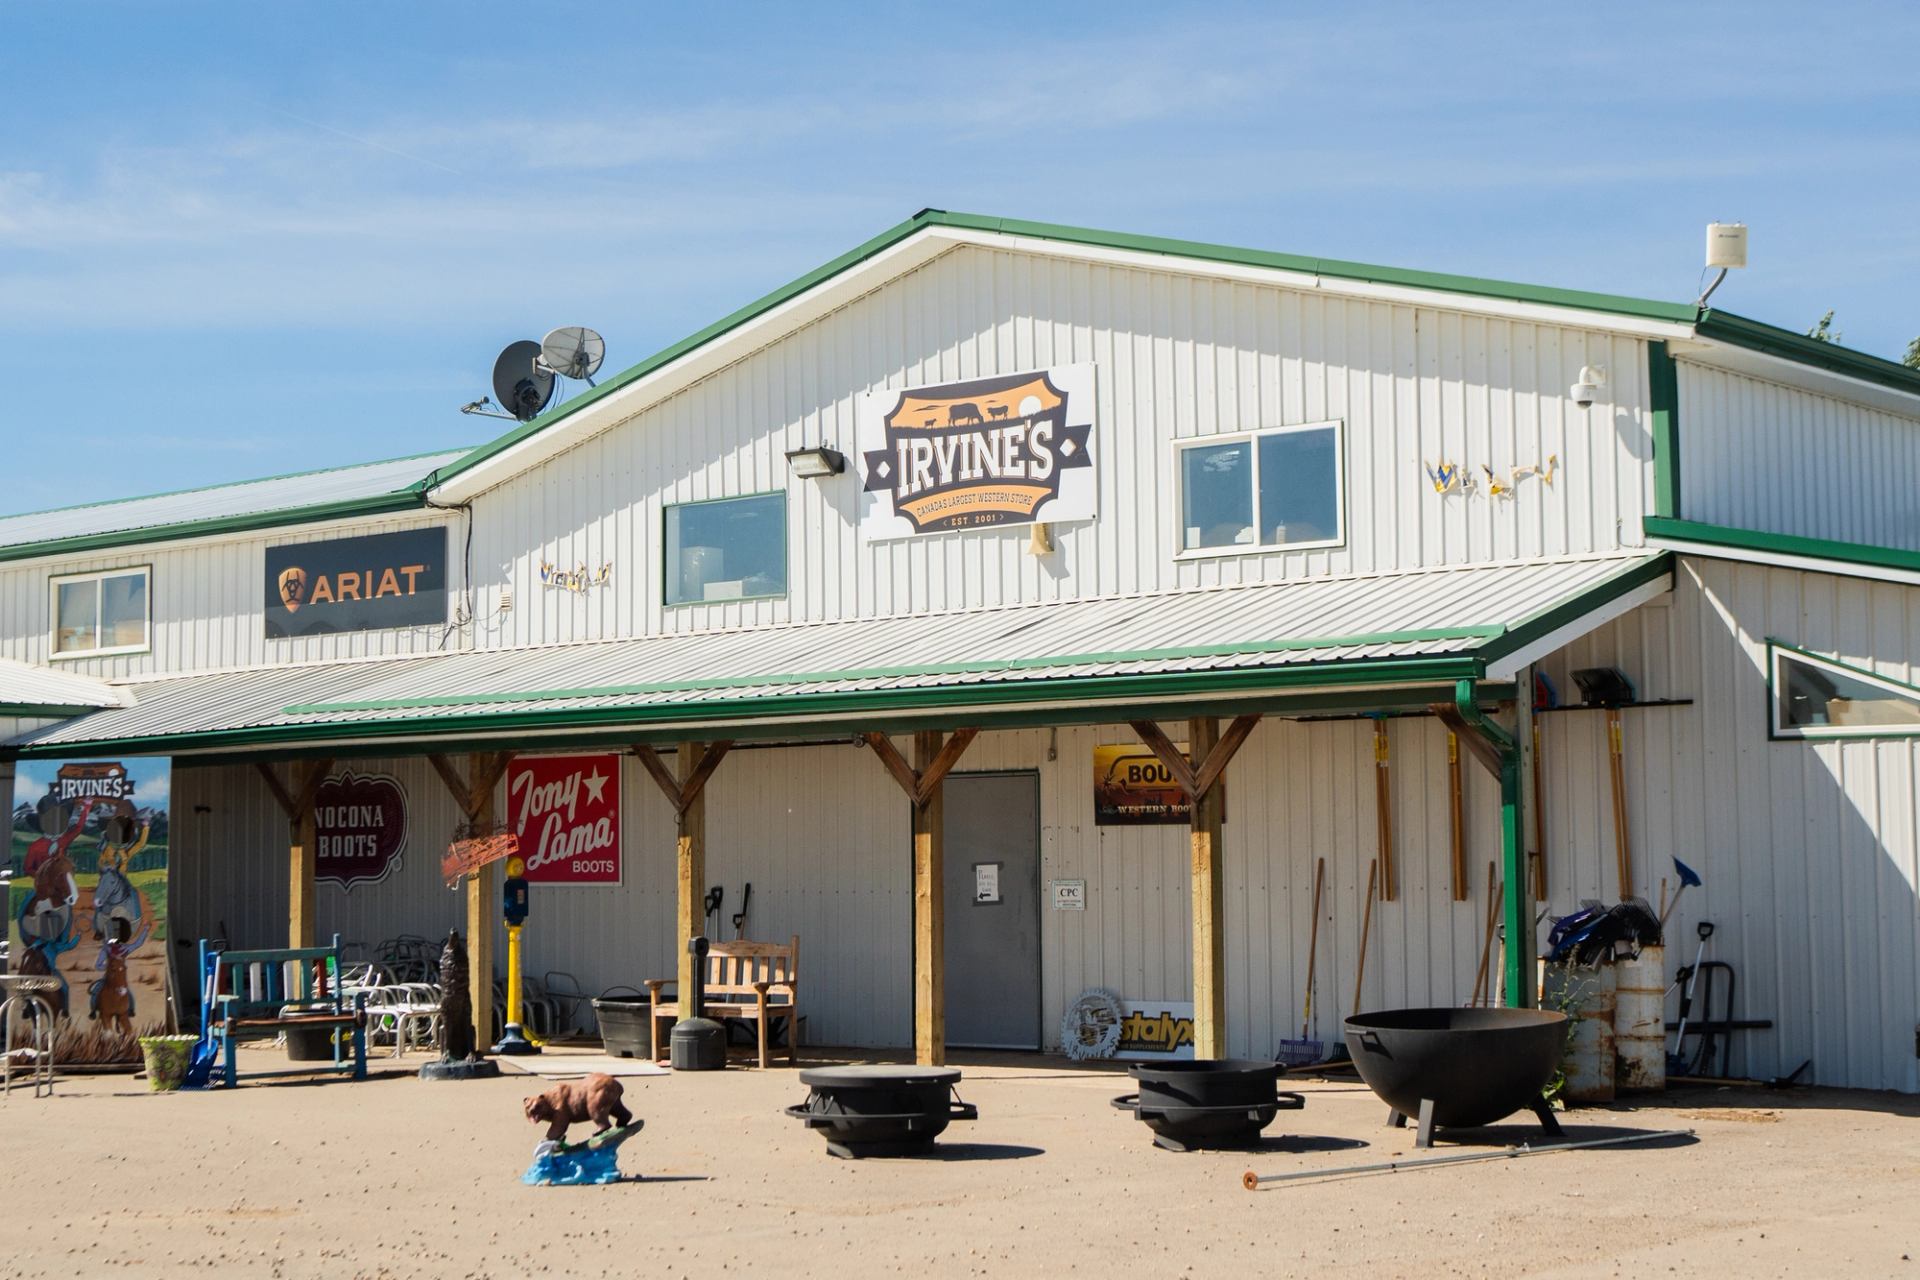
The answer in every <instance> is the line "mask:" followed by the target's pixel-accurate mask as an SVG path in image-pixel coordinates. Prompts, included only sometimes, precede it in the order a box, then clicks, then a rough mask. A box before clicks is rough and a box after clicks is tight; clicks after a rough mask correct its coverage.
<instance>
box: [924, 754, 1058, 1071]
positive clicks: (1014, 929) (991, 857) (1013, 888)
mask: <svg viewBox="0 0 1920 1280" xmlns="http://www.w3.org/2000/svg"><path fill="white" fill-rule="evenodd" d="M946 868H947V871H946V917H947V919H946V934H947V940H946V979H947V1043H948V1044H950V1045H955V1046H960V1047H969V1048H979V1049H1038V1048H1039V1047H1040V775H1039V774H1037V773H956V774H949V775H948V776H947V780H946Z"/></svg>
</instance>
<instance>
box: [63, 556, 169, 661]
mask: <svg viewBox="0 0 1920 1280" xmlns="http://www.w3.org/2000/svg"><path fill="white" fill-rule="evenodd" d="M147 577H148V570H147V569H145V568H144V567H143V568H139V569H114V570H111V571H109V572H107V573H77V574H70V575H68V576H66V577H60V578H55V579H53V580H52V582H51V584H50V585H51V587H52V593H53V600H52V606H53V656H54V657H56V658H77V657H85V656H89V655H93V654H105V653H140V652H143V651H144V650H145V649H146V648H147V646H148V637H149V632H150V630H151V618H152V611H151V608H150V605H149V599H148V593H147Z"/></svg>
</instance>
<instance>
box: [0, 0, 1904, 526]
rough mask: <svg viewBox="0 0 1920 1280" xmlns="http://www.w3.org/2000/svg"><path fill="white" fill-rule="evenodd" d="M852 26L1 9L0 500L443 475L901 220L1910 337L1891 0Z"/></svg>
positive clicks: (1107, 12) (1900, 61)
mask: <svg viewBox="0 0 1920 1280" xmlns="http://www.w3.org/2000/svg"><path fill="white" fill-rule="evenodd" d="M1322 9H1325V10H1330V11H1331V12H1329V13H1322V12H1320V10H1322ZM884 12H886V13H888V15H889V16H888V17H887V18H886V19H885V20H883V21H875V20H874V18H873V17H872V16H871V13H870V12H869V11H868V10H867V9H865V8H861V7H841V6H835V5H831V4H809V5H804V6H803V5H793V4H785V5H768V6H758V5H705V6H673V7H668V6H654V5H648V6H606V7H605V8H603V9H595V8H592V7H589V6H565V5H561V6H526V5H514V6H505V5H501V6H492V5H485V4H478V3H468V4H459V5H453V4H433V3H410V4H404V5H402V4H392V3H386V4H379V5H371V4H368V5H353V4H348V3H335V4H329V5H312V6H293V5H260V4H250V5H244V6H242V5H212V4H190V3H178V4H168V5H159V4H129V5H110V4H94V5H72V6H69V5H52V4H45V5H35V6H25V5H15V6H12V7H10V8H9V9H8V10H7V12H6V19H5V21H6V27H7V35H8V41H7V42H8V45H9V46H10V47H9V50H8V54H7V56H6V58H5V67H6V74H5V75H4V77H0V121H4V124H5V127H4V129H0V375H3V376H0V386H5V387H6V388H7V394H6V396H5V398H4V400H3V401H0V433H4V441H5V453H4V457H5V458H6V460H7V462H8V463H9V465H8V467H7V468H6V474H7V483H6V486H5V492H4V494H3V495H0V510H4V511H22V510H31V509H36V508H41V507H49V506H58V505H67V504H71V503H75V502H84V501H91V500H98V499H104V498H112V497H119V496H124V495H128V494H135V493H143V492H151V491H155V490H161V489H172V488H181V487H186V486H191V485H196V484H206V483H215V482H220V481H226V480H233V479H241V478H245V477H248V476H253V475H262V474H271V473H275V472H283V471H293V470H300V469H304V468H309V467H319V466H327V465H331V464H335V463H339V462H346V461H360V460H367V459H373V458H381V457H390V456H395V455H399V454H406V453H417V452H421V451H424V450H428V449H434V448H438V447H443V446H452V445H459V444H464V443H471V442H476V441H477V440H479V439H482V438H485V437H486V436H487V435H490V434H491V431H490V428H491V427H495V426H498V425H501V424H498V423H492V422H487V421H485V420H481V419H474V418H465V417H462V416H461V415H460V414H459V413H457V412H456V409H457V407H458V406H459V405H460V404H462V403H464V402H465V401H467V400H471V399H473V398H475V397H477V396H478V395H480V394H482V393H483V392H484V391H485V390H486V384H487V374H488V371H489V369H490V367H491V364H492V359H493V356H494V354H495V353H496V352H497V351H498V350H499V348H500V347H501V346H502V345H504V344H505V343H506V342H508V341H510V340H513V339H515V338H520V337H538V336H539V335H540V334H541V333H542V332H544V331H545V330H546V329H548V328H550V327H553V326H555V325H561V324H588V325H592V326H593V327H595V328H597V329H599V330H600V331H601V332H602V333H604V334H605V335H606V337H607V342H608V366H609V368H619V367H624V366H625V365H628V364H631V363H633V362H635V361H637V360H639V359H640V358H642V357H644V356H645V355H647V354H649V353H650V352H652V351H654V350H656V349H658V348H659V347H661V346H664V345H666V344H667V343H669V342H671V341H673V340H674V339H676V338H678V337H680V336H682V335H683V334H685V333H687V332H689V331H691V330H693V329H695V328H698V327H699V326H701V325H702V324H705V323H706V322H708V321H709V320H712V319H714V318H716V317H718V316H720V315H722V314H725V313H726V312H728V311H730V310H732V309H733V308H734V307H736V306H738V305H739V304H740V303H742V302H745V301H747V300H749V299H751V298H753V297H756V296H758V295H759V294H761V293H763V292H765V291H766V290H767V289H769V288H772V287H773V286H775V285H778V284H780V283H783V282H784V281H786V280H788V279H790V278H792V277H794V276H796V275H799V274H801V273H802V272H804V271H806V270H807V269H809V268H811V267H812V266H814V265H816V264H818V263H819V262H822V261H824V260H826V259H827V258H830V257H832V256H834V255H835V254H837V253H839V252H842V251H843V250H845V249H847V248H849V247H851V246H853V245H855V244H857V243H859V242H860V241H862V240H864V239H866V238H867V237H868V236H870V235H872V234H873V233H875V232H877V231H879V230H881V229H883V228H885V227H887V226H890V225H892V224H893V223H895V222H897V221H899V220H900V219H901V218H903V217H905V216H906V215H908V214H910V213H912V212H913V211H914V210H916V209H919V208H921V207H923V206H928V205H932V206H936V207H940V208H947V209H957V210H966V211H970V212H979V213H992V214H1003V215H1007V216H1014V217H1024V218H1034V219H1042V220H1048V221H1058V222H1068V223H1075V224H1079V225H1085V226H1094V227H1105V228H1111V229H1116V230H1125V231H1137V232H1146V233H1155V234H1163V235H1173V236H1182V237H1188V238H1194V239H1205V240H1216V241H1223V242H1226V243H1231V244H1243V245H1251V246H1257V247H1261V248H1272V249H1281V250H1288V251H1292V252H1299V253H1315V254H1324V255H1328V256H1334V257H1343V258H1352V259H1358V260H1361V261H1371V262H1382V263H1392V264H1396V265H1404V266H1413V267H1422V268H1428V269H1433V270H1447V271H1457V272H1463V273H1467V274H1474V275H1488V276H1502V277H1508V278H1512V279H1518V280H1526V281H1532V282H1538V283H1546V284H1561V285H1567V286H1575V287H1583V288H1591V289H1600V290H1606V291H1610V292H1618V293H1631V294H1640V295H1645V296H1650V297H1659V298H1668V299H1675V300H1686V299H1689V298H1691V297H1692V296H1693V295H1694V294H1695V292H1696V291H1697V288H1698V284H1699V276H1700V254H1701V237H1702V227H1703V224H1705V223H1706V222H1707V221H1709V220H1710V219H1713V218H1725V219H1742V220H1744V221H1746V222H1748V223H1750V224H1751V225H1752V227H1753V232H1752V237H1753V238H1752V266H1751V268H1750V269H1749V270H1747V271H1746V272H1744V273H1737V274H1736V275H1735V277H1734V278H1733V279H1732V280H1730V281H1729V282H1728V284H1727V285H1726V286H1725V287H1724V288H1723V289H1722V291H1721V293H1720V294H1719V296H1718V297H1717V298H1716V302H1719V303H1721V304H1723V305H1725V306H1726V307H1728V308H1729V309H1731V310H1735V311H1739V312H1741V313H1743V314H1746V315H1751V316H1755V317H1757V318H1760V319H1764V320H1769V321H1772V322H1775V323H1778V324H1783V325H1789V326H1791V327H1793V328H1796V329H1804V328H1805V327H1806V326H1807V325H1809V324H1811V323H1812V322H1813V321H1814V320H1815V319H1816V318H1817V317H1818V316H1819V314H1820V313H1821V312H1822V311H1824V310H1826V309H1827V308H1828V307H1832V308H1835V309H1836V310H1837V311H1838V312H1839V315H1838V318H1837V327H1838V328H1839V329H1840V330H1841V332H1842V333H1843V335H1844V337H1845V339H1846V341H1847V344H1848V345H1850V346H1856V347H1859V348H1861V349H1863V350H1867V351H1871V352H1874V353H1876V354H1879V355H1886V356H1893V357H1896V358H1897V357H1898V356H1899V354H1900V353H1901V352H1902V351H1903V350H1904V348H1905V346H1906V343H1907V341H1908V339H1910V338H1911V337H1913V336H1914V335H1915V334H1917V333H1920V289H1916V288H1915V285H1916V276H1920V221H1916V217H1915V210H1916V208H1920V178H1917V177H1916V176H1915V175H1916V174H1920V76H1917V75H1915V73H1914V71H1913V68H1912V62H1911V56H1912V51H1913V50H1914V49H1915V48H1916V47H1920V7H1916V6H1895V5H1880V6H1855V5H1846V4H1828V5H1823V6H1809V5H1784V4H1783V5H1756V4H1741V5H1724V6H1713V5H1704V4H1701V5H1675V4H1661V5H1646V6H1639V7H1635V6H1630V5H1610V6H1604V7H1602V8H1594V7H1591V6H1582V7H1580V8H1578V9H1576V8H1574V7H1571V6H1567V7H1564V8H1563V7H1560V6H1533V7H1522V6H1518V5H1504V6H1493V5H1483V6H1465V5H1433V4H1417V5H1415V4H1408V5H1352V6H1338V7H1335V6H1316V7H1312V8H1309V7H1304V6H1302V7H1298V8H1295V7H1285V6H1257V7H1249V8H1235V7H1232V6H1227V5H1219V4H1209V5H1182V4H1177V3H1163V4H1154V5H1139V6H1133V5H1125V4H1111V5H1105V6H1072V7H1065V6H1063V7H1060V8H1058V9H1049V8H1048V7H1047V6H1044V5H1038V4H1008V5H997V4H992V3H974V4H969V5H966V6H942V7H940V8H932V7H929V8H926V9H916V8H912V7H908V6H900V7H897V8H895V9H890V10H886V11H884ZM1092 15H1099V16H1098V17H1097V18H1096V17H1094V16H1092Z"/></svg>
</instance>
